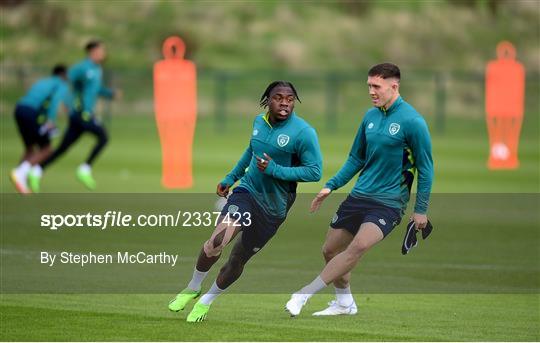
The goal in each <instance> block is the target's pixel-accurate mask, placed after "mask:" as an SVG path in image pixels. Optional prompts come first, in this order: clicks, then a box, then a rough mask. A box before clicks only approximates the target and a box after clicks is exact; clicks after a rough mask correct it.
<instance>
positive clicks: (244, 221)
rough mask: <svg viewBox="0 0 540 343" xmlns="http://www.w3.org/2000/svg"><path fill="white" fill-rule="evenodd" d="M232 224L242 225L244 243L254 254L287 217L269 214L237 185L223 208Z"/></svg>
mask: <svg viewBox="0 0 540 343" xmlns="http://www.w3.org/2000/svg"><path fill="white" fill-rule="evenodd" d="M221 215H222V216H226V218H227V220H229V221H230V223H231V224H234V225H239V226H241V227H242V245H243V246H244V249H246V252H248V253H249V254H251V255H253V254H255V253H257V252H258V251H259V250H261V249H262V248H263V247H264V246H265V245H266V243H268V241H269V240H270V239H271V238H272V237H273V236H274V235H275V234H276V232H277V230H278V228H279V226H280V225H281V224H282V223H283V222H284V221H285V218H278V217H274V216H271V215H268V214H267V213H266V212H265V211H264V210H263V209H262V208H261V206H260V205H259V204H258V203H257V202H256V201H255V199H253V196H252V195H251V194H250V193H249V191H248V190H247V189H245V188H242V187H236V188H235V189H234V191H233V193H232V194H231V196H230V197H229V199H228V200H227V203H226V204H225V206H223V209H222V210H221Z"/></svg>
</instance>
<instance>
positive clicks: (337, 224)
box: [330, 195, 401, 237]
mask: <svg viewBox="0 0 540 343" xmlns="http://www.w3.org/2000/svg"><path fill="white" fill-rule="evenodd" d="M400 222H401V214H400V211H399V210H398V209H395V208H392V207H388V206H385V205H383V204H381V203H380V202H378V201H375V200H371V199H364V198H363V199H359V198H355V197H353V196H351V195H349V196H347V199H345V201H343V202H342V203H341V205H339V208H338V210H337V212H336V214H335V215H334V217H333V218H332V222H331V223H330V227H331V228H333V229H338V228H339V229H341V228H343V229H346V230H347V231H349V232H350V233H351V234H352V235H353V236H354V235H356V233H357V232H358V230H359V229H360V225H362V224H363V223H373V224H376V225H377V226H378V227H379V228H380V229H381V231H382V233H383V235H384V237H386V236H388V234H389V233H390V232H392V230H393V229H394V228H395V227H396V226H397V225H398V224H399V223H400Z"/></svg>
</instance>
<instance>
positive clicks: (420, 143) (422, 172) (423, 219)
mask: <svg viewBox="0 0 540 343" xmlns="http://www.w3.org/2000/svg"><path fill="white" fill-rule="evenodd" d="M406 139H407V142H408V144H409V145H410V148H411V150H412V153H413V157H414V161H415V162H414V163H415V165H416V169H417V171H418V184H417V190H416V204H415V206H414V215H413V219H415V222H417V224H418V227H419V228H423V227H425V224H426V223H427V209H428V204H429V197H430V194H431V185H432V183H433V174H434V172H433V158H432V155H431V136H430V134H429V129H428V126H427V124H426V121H425V120H424V118H422V117H417V118H415V119H413V120H412V121H411V123H410V127H409V130H407V137H406Z"/></svg>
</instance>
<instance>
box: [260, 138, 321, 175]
mask: <svg viewBox="0 0 540 343" xmlns="http://www.w3.org/2000/svg"><path fill="white" fill-rule="evenodd" d="M301 137H302V138H301V139H300V140H299V141H298V143H297V144H298V150H297V151H298V155H299V158H300V165H299V166H294V167H284V166H281V165H279V164H277V163H275V162H274V160H270V162H269V164H268V166H267V168H266V170H265V171H264V173H265V174H268V175H271V176H272V177H274V178H276V179H280V180H284V181H294V182H299V181H302V182H315V181H319V180H320V179H321V176H322V156H321V148H320V146H319V140H318V138H317V133H316V132H315V129H313V128H306V129H304V130H303V132H302V133H301Z"/></svg>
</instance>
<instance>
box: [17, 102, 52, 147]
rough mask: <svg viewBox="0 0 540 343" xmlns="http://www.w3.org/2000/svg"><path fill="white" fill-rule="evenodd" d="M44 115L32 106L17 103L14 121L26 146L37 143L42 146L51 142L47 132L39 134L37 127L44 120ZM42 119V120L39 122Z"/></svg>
mask: <svg viewBox="0 0 540 343" xmlns="http://www.w3.org/2000/svg"><path fill="white" fill-rule="evenodd" d="M40 119H41V120H40ZM46 120H47V119H46V117H45V115H41V116H40V114H39V113H38V111H36V110H35V109H33V108H32V107H29V106H25V105H17V106H16V107H15V121H16V122H17V127H18V128H19V132H20V133H21V137H22V140H23V141H24V145H25V146H26V147H31V146H33V145H36V144H37V145H38V146H39V147H44V146H47V145H49V144H51V140H50V138H49V135H48V134H45V135H40V134H39V127H40V126H41V125H42V124H44V123H45V121H46ZM41 121H42V122H41Z"/></svg>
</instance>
